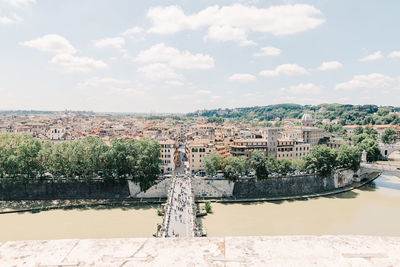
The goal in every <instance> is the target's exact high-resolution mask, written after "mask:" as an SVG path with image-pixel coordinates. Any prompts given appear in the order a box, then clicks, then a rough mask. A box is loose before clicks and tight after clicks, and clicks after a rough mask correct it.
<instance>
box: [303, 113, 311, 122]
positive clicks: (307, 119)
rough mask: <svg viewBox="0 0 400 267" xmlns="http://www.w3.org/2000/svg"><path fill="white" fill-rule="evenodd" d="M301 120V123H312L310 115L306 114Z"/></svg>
mask: <svg viewBox="0 0 400 267" xmlns="http://www.w3.org/2000/svg"><path fill="white" fill-rule="evenodd" d="M301 120H302V121H312V120H313V118H312V116H311V114H308V113H306V114H304V115H303V117H301Z"/></svg>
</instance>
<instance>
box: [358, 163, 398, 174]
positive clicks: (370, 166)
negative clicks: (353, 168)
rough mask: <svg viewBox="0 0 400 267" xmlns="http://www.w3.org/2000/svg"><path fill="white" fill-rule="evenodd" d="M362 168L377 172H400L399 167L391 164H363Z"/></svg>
mask: <svg viewBox="0 0 400 267" xmlns="http://www.w3.org/2000/svg"><path fill="white" fill-rule="evenodd" d="M361 168H365V169H370V170H376V171H380V172H384V171H389V172H400V167H399V166H392V165H390V164H378V163H366V162H363V163H361Z"/></svg>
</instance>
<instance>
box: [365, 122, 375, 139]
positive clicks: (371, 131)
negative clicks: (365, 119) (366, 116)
mask: <svg viewBox="0 0 400 267" xmlns="http://www.w3.org/2000/svg"><path fill="white" fill-rule="evenodd" d="M364 133H365V134H368V135H369V136H371V137H373V138H374V139H375V138H376V135H377V134H378V132H377V131H376V130H375V129H374V128H372V126H370V125H367V126H365V128H364Z"/></svg>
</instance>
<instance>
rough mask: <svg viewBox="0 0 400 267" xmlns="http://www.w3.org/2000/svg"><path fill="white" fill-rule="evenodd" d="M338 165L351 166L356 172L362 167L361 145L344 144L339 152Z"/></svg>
mask: <svg viewBox="0 0 400 267" xmlns="http://www.w3.org/2000/svg"><path fill="white" fill-rule="evenodd" d="M336 161H337V165H338V166H341V167H344V168H350V169H351V170H353V171H354V172H356V171H358V169H360V163H361V149H360V148H359V147H354V146H347V145H342V146H341V147H340V148H339V150H338V152H337V158H336Z"/></svg>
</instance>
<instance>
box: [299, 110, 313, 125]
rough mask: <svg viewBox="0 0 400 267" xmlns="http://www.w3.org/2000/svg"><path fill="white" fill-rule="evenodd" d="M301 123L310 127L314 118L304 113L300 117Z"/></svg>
mask: <svg viewBox="0 0 400 267" xmlns="http://www.w3.org/2000/svg"><path fill="white" fill-rule="evenodd" d="M301 125H302V126H305V127H312V126H313V125H314V120H313V118H312V116H311V115H310V114H307V113H306V114H304V115H303V117H302V118H301Z"/></svg>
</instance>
